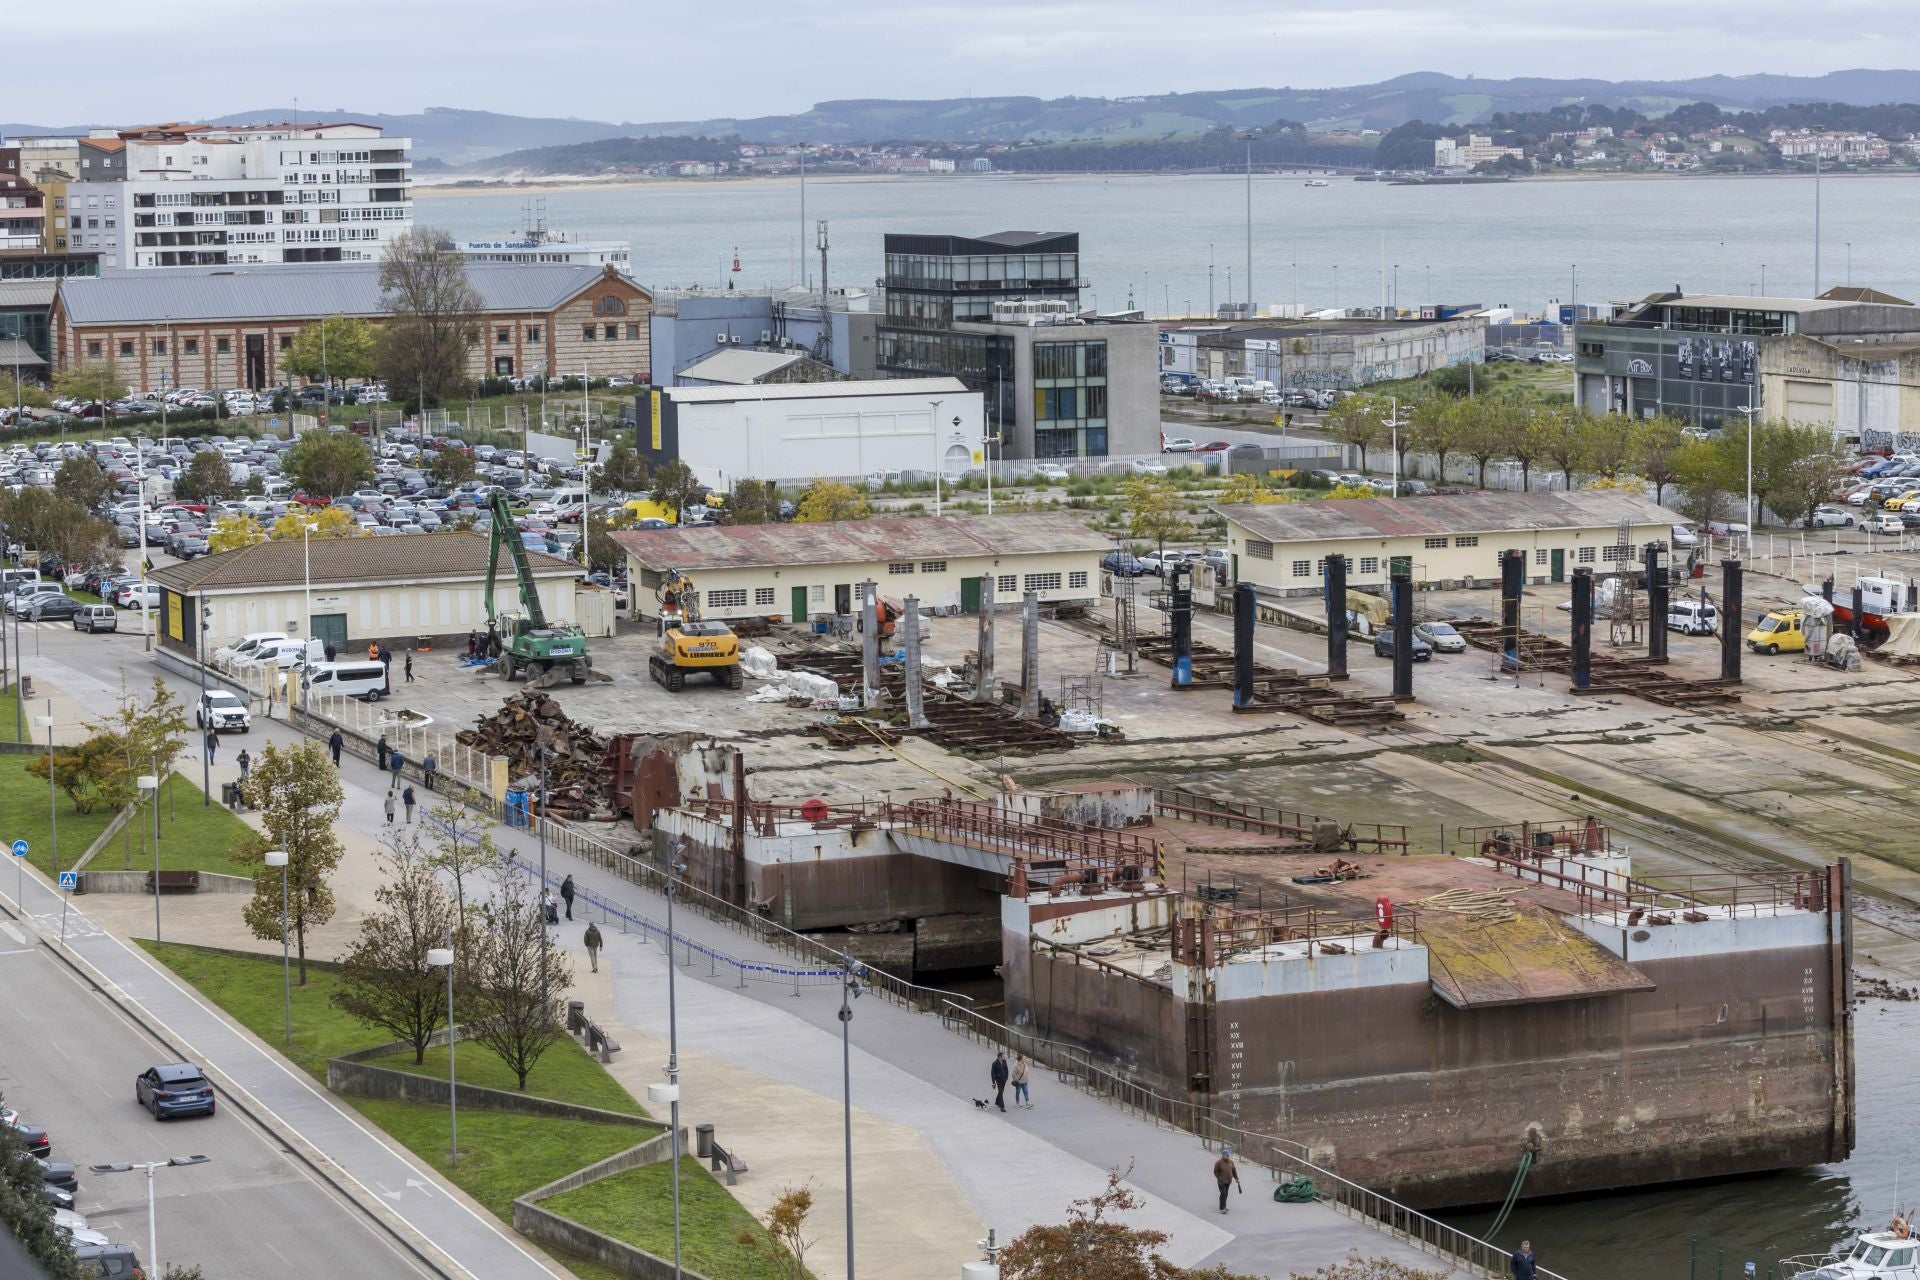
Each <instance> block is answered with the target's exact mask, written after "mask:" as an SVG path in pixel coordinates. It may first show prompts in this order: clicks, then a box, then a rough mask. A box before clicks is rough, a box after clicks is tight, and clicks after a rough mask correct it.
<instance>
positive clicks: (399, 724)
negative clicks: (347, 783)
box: [295, 690, 492, 794]
mask: <svg viewBox="0 0 1920 1280" xmlns="http://www.w3.org/2000/svg"><path fill="white" fill-rule="evenodd" d="M295 696H296V697H297V696H298V691H297V690H296V691H295ZM296 705H297V707H298V710H299V711H300V712H301V713H302V714H305V715H309V716H312V717H314V718H316V719H320V720H325V721H327V722H328V723H330V724H334V725H337V726H339V727H340V728H341V729H344V730H346V731H348V732H351V733H357V734H359V735H360V736H361V737H363V738H365V739H367V741H369V742H376V741H378V740H379V739H380V738H381V737H383V736H384V737H385V738H386V739H387V743H388V745H389V746H392V747H393V748H395V749H396V750H398V751H400V752H401V753H402V754H403V755H405V756H406V758H407V759H408V760H409V761H411V762H412V763H414V764H419V763H420V762H421V761H422V760H424V759H426V757H427V753H428V752H432V753H433V756H434V759H435V762H436V763H437V764H438V765H439V771H440V772H441V773H443V774H445V775H447V776H448V777H449V778H452V779H454V780H455V781H457V782H464V783H465V784H466V785H467V786H469V787H472V788H474V789H475V790H477V791H479V792H481V793H483V794H484V793H487V792H489V790H490V788H491V766H490V765H489V764H488V761H489V760H491V759H492V757H491V756H489V755H488V754H487V753H486V752H484V751H478V750H476V749H474V748H473V747H469V746H467V745H465V744H464V743H462V742H461V741H460V740H459V739H458V738H456V737H455V736H454V735H453V734H451V733H447V732H444V731H443V730H441V729H438V728H436V727H434V726H433V725H432V724H428V725H425V726H416V725H414V724H412V723H411V722H409V721H406V720H403V719H399V718H397V717H396V716H394V715H393V714H391V713H389V712H385V711H382V710H381V709H380V706H381V704H379V703H374V702H362V701H361V700H360V699H358V698H349V697H344V696H341V695H338V694H335V695H330V696H323V697H318V698H315V697H311V696H309V697H307V698H306V699H304V702H303V703H302V704H296Z"/></svg>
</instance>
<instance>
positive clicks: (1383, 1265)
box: [1291, 1253, 1452, 1280]
mask: <svg viewBox="0 0 1920 1280" xmlns="http://www.w3.org/2000/svg"><path fill="white" fill-rule="evenodd" d="M1450 1274H1452V1273H1451V1272H1447V1271H1423V1270H1421V1269H1420V1268H1418V1267H1410V1266H1408V1265H1407V1264H1406V1263H1404V1262H1395V1261H1394V1260H1393V1259H1391V1258H1363V1257H1361V1256H1360V1255H1359V1254H1357V1253H1349V1254H1348V1255H1347V1259H1346V1261H1345V1262H1336V1263H1334V1264H1333V1265H1331V1266H1326V1267H1320V1268H1318V1269H1316V1270H1315V1271H1314V1272H1313V1274H1311V1275H1308V1274H1307V1273H1306V1272H1303V1271H1296V1272H1294V1273H1293V1275H1292V1277H1291V1280H1447V1277H1448V1276H1449V1275H1450Z"/></svg>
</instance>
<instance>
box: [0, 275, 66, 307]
mask: <svg viewBox="0 0 1920 1280" xmlns="http://www.w3.org/2000/svg"><path fill="white" fill-rule="evenodd" d="M59 291H60V282H59V281H58V280H0V307H50V306H52V305H53V295H54V294H56V293H58V292H59Z"/></svg>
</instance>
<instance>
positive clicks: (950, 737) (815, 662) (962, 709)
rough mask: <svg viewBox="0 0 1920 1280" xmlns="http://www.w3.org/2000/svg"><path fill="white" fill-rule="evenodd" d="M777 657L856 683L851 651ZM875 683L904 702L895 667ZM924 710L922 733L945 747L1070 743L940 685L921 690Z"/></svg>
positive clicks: (1011, 748) (1014, 751)
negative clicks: (924, 697) (924, 694)
mask: <svg viewBox="0 0 1920 1280" xmlns="http://www.w3.org/2000/svg"><path fill="white" fill-rule="evenodd" d="M779 657H780V665H781V666H782V667H783V668H790V669H792V670H796V671H810V672H812V673H814V674H815V675H822V676H825V677H827V678H828V679H829V680H832V681H833V682H834V683H836V684H838V685H839V686H840V687H841V688H843V689H845V688H858V687H859V685H860V682H861V680H862V675H861V671H860V655H859V653H857V652H853V651H848V650H844V649H831V648H824V647H822V648H810V649H800V650H795V651H793V652H788V653H782V654H780V655H779ZM880 684H881V687H882V691H883V692H885V693H886V694H887V695H888V696H889V699H890V701H891V704H892V705H894V706H899V707H904V706H905V705H906V687H907V681H906V676H905V674H904V673H903V672H902V671H901V670H900V668H899V667H898V666H885V667H882V668H881V671H880ZM925 710H926V716H927V720H928V721H929V727H928V728H927V729H925V730H924V731H922V736H924V737H925V738H927V739H928V740H929V741H931V742H933V743H935V744H937V745H939V746H942V747H945V748H946V749H947V750H949V751H958V752H968V753H974V754H980V755H999V754H1006V755H1030V754H1033V753H1034V752H1039V751H1064V750H1066V749H1067V748H1068V747H1071V746H1072V745H1073V744H1074V739H1073V737H1072V736H1071V735H1069V734H1065V733H1062V732H1061V731H1060V730H1058V729H1055V728H1051V727H1049V726H1047V725H1044V724H1041V723H1039V722H1037V721H1033V720H1021V719H1018V718H1017V717H1015V716H1013V715H1012V714H1010V713H1009V712H1007V711H1006V710H1004V709H1002V708H1001V707H998V706H994V705H992V704H989V703H983V702H970V701H964V700H962V699H961V698H959V697H956V696H955V695H953V694H951V693H949V692H947V691H946V690H944V689H937V688H928V689H927V690H926V701H925ZM865 723H867V724H870V725H872V724H874V721H873V720H872V719H871V717H869V718H868V719H867V720H866V721H865ZM875 727H879V726H877V725H876V726H875ZM888 729H889V731H894V732H895V736H896V738H897V736H898V733H897V727H896V726H888ZM862 732H865V731H864V730H863V731H862ZM869 738H870V735H869ZM827 739H828V741H829V742H830V743H832V744H833V745H835V746H841V745H846V746H852V745H855V743H856V742H857V741H858V739H851V738H850V740H848V741H846V742H844V743H843V742H841V741H838V740H836V738H835V735H834V734H833V733H831V732H829V733H828V734H827Z"/></svg>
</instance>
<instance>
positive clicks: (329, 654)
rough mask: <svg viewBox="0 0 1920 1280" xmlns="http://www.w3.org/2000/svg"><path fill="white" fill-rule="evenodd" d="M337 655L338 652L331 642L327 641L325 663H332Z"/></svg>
mask: <svg viewBox="0 0 1920 1280" xmlns="http://www.w3.org/2000/svg"><path fill="white" fill-rule="evenodd" d="M339 655H340V651H339V650H338V649H336V648H334V647H333V641H331V640H329V641H327V661H328V662H332V661H333V660H334V659H335V658H337V657H338V656H339Z"/></svg>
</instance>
